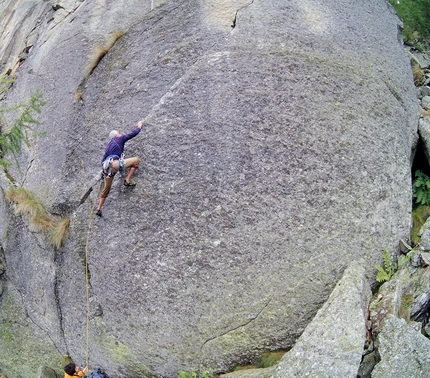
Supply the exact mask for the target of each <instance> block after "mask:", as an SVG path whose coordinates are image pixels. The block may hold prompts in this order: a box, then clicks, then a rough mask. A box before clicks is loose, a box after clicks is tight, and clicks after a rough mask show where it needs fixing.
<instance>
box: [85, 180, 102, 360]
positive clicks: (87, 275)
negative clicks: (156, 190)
mask: <svg viewBox="0 0 430 378" xmlns="http://www.w3.org/2000/svg"><path fill="white" fill-rule="evenodd" d="M102 184H103V179H101V180H100V184H99V189H98V190H97V196H96V199H95V201H94V204H93V207H92V209H91V213H90V219H89V220H88V234H87V242H86V244H85V293H86V301H87V318H86V341H85V343H86V348H85V362H86V364H85V366H89V334H90V271H89V267H88V258H89V255H90V253H89V248H88V242H89V240H90V230H91V222H92V219H93V214H94V209H95V207H96V204H97V199H98V197H99V194H100V190H101V187H102Z"/></svg>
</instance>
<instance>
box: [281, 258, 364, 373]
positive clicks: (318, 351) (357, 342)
mask: <svg viewBox="0 0 430 378" xmlns="http://www.w3.org/2000/svg"><path fill="white" fill-rule="evenodd" d="M371 296H372V293H371V290H370V287H369V283H368V281H367V278H366V275H365V268H364V266H363V265H362V264H361V263H359V262H353V263H352V264H351V265H350V266H349V267H348V269H346V270H345V274H344V276H343V277H342V279H341V280H340V281H339V283H338V284H337V285H336V287H335V288H334V290H333V292H332V293H331V295H330V297H329V299H328V300H327V302H326V303H324V306H323V307H322V308H321V309H320V310H319V311H318V313H317V315H316V316H315V318H314V319H313V320H312V322H311V323H310V324H309V325H308V326H307V327H306V329H305V330H304V332H303V334H302V335H301V336H300V338H299V339H298V340H297V343H296V344H295V345H294V347H293V348H292V349H291V350H290V351H289V352H288V353H287V354H286V355H285V356H284V357H283V358H282V360H281V362H280V363H279V366H278V367H277V370H276V374H274V377H275V378H284V377H321V378H323V377H327V378H329V377H344V378H347V377H350V378H356V377H357V372H358V368H359V366H360V362H361V359H362V355H363V346H364V343H365V340H366V321H367V318H368V310H367V307H368V306H369V302H370V298H371Z"/></svg>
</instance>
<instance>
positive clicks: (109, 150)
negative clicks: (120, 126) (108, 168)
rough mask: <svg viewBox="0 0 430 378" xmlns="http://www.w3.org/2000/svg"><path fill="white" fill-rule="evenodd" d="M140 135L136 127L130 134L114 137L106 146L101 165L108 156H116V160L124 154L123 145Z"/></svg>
mask: <svg viewBox="0 0 430 378" xmlns="http://www.w3.org/2000/svg"><path fill="white" fill-rule="evenodd" d="M139 133H140V128H139V127H136V128H135V129H134V130H133V131H132V132H131V133H130V134H125V135H121V136H119V137H114V138H112V139H111V141H110V142H109V143H108V145H107V146H106V151H105V154H104V156H103V159H102V164H103V162H104V161H105V160H106V158H107V157H108V156H111V155H116V156H118V158H119V157H120V156H121V154H122V153H123V152H124V144H125V142H127V141H128V140H130V139H131V138H134V137H135V136H136V135H137V134H139Z"/></svg>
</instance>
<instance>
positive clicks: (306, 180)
mask: <svg viewBox="0 0 430 378" xmlns="http://www.w3.org/2000/svg"><path fill="white" fill-rule="evenodd" d="M0 14H2V15H5V17H2V18H1V20H2V23H1V24H0V26H1V27H2V30H1V38H2V41H7V43H6V42H5V43H4V44H3V43H2V46H1V50H0V53H1V56H0V64H1V66H0V68H1V72H13V73H15V74H16V81H15V83H14V85H13V87H12V89H11V90H10V91H9V92H8V94H7V98H6V100H5V103H6V104H7V105H13V104H16V103H19V102H22V101H26V100H27V99H28V97H29V95H30V93H32V92H34V91H35V90H36V89H39V90H40V92H41V93H43V95H44V98H45V99H46V100H47V101H48V102H47V104H46V105H45V106H44V107H43V112H42V114H41V115H40V117H39V120H40V121H41V125H40V130H41V131H42V130H43V131H46V136H45V137H43V138H42V139H40V140H38V142H37V144H36V145H32V146H30V147H29V148H28V149H26V150H25V151H24V153H23V154H22V156H21V157H20V164H21V170H20V171H19V170H17V169H11V170H10V172H9V174H10V176H11V177H13V178H14V179H15V180H16V182H17V183H19V184H20V185H23V186H24V187H25V188H26V189H28V190H31V191H33V192H34V193H35V195H36V197H37V198H38V199H39V200H40V201H41V202H42V203H43V204H44V206H45V208H46V209H47V210H48V211H49V212H50V213H51V214H52V216H56V217H59V218H60V217H62V218H64V217H69V218H70V220H71V234H70V237H69V239H68V240H67V242H66V244H65V246H64V247H63V248H61V249H60V250H58V251H55V250H53V248H52V247H50V246H49V245H48V243H47V242H46V239H45V238H44V236H43V235H40V234H38V233H35V232H32V231H31V230H30V229H29V227H28V222H27V221H26V219H25V218H21V217H16V216H15V215H14V213H13V208H12V206H11V205H10V204H9V203H8V202H7V201H6V199H5V193H6V192H7V190H8V188H10V186H11V182H10V180H9V179H8V177H7V176H5V175H2V176H1V181H0V184H1V188H2V191H1V192H0V196H1V197H0V199H1V201H0V213H1V216H0V238H1V239H0V242H1V247H2V249H1V251H3V253H2V256H1V259H0V261H3V260H4V261H5V263H4V264H2V266H5V269H4V273H3V274H2V275H1V276H0V279H2V281H3V282H5V283H4V284H2V286H1V287H3V292H2V296H1V302H0V324H8V327H9V329H10V332H11V335H13V336H14V337H15V339H13V341H11V340H8V342H10V344H8V345H9V346H11V347H9V348H6V349H4V348H3V344H1V343H6V341H5V340H4V339H2V338H0V348H1V349H2V354H1V356H0V366H1V367H2V369H3V370H4V372H5V373H7V374H8V376H9V377H10V378H15V377H18V376H19V375H18V374H19V373H18V370H17V367H16V366H17V364H19V366H20V369H21V371H22V369H30V367H28V365H26V364H28V361H27V360H26V359H25V353H23V354H24V357H22V358H21V357H20V354H19V353H16V351H17V348H18V345H21V344H22V345H23V343H24V341H25V343H26V345H27V346H29V345H34V346H36V345H39V344H40V343H42V344H43V345H44V348H47V349H49V350H50V351H49V353H48V352H45V353H44V356H48V355H50V357H49V360H50V361H51V362H52V361H54V360H55V359H58V363H56V362H55V361H54V362H52V365H50V366H52V367H54V368H57V366H59V365H60V362H59V361H60V359H61V356H62V355H63V354H64V353H65V352H66V351H68V352H70V354H71V356H72V357H73V358H74V359H75V361H76V362H78V363H79V364H83V363H84V361H85V357H86V356H85V354H86V350H85V349H86V348H85V345H86V337H85V333H86V281H85V256H86V252H88V255H89V260H88V262H89V271H90V282H89V285H88V288H89V295H90V300H89V304H90V311H89V314H90V326H89V332H90V334H89V361H90V366H93V367H97V366H102V367H104V368H105V369H107V371H108V372H109V373H110V376H112V377H119V376H120V377H144V376H148V377H149V376H159V377H174V376H176V374H177V371H178V370H187V371H192V370H194V371H197V370H198V369H200V368H204V369H206V370H209V371H227V370H228V369H229V368H230V367H231V366H233V365H235V364H238V363H243V362H246V361H247V360H251V359H253V358H255V357H257V356H259V355H260V354H261V353H263V352H264V351H266V350H274V349H278V348H287V347H290V346H292V345H293V343H294V341H295V339H296V338H297V337H298V336H299V335H300V334H301V333H302V331H303V330H304V329H305V327H306V325H307V324H308V323H309V322H310V321H311V319H312V318H313V317H314V315H315V314H316V312H317V310H318V309H319V307H320V306H321V304H322V303H323V302H324V301H325V300H326V299H327V297H328V296H329V294H330V292H331V290H332V289H333V287H334V286H335V284H336V282H338V280H339V279H340V277H341V275H342V273H343V271H344V269H345V267H346V266H347V265H348V264H349V263H350V262H351V261H353V260H356V259H358V258H363V259H364V261H365V264H366V266H367V270H368V271H373V267H374V265H375V264H376V263H379V264H380V258H381V250H382V249H383V248H387V249H389V250H391V251H396V250H397V248H398V242H399V240H400V239H401V238H406V237H407V235H408V234H409V229H410V220H409V219H410V207H411V206H410V204H411V195H412V194H411V185H410V182H411V177H410V166H411V155H412V149H413V148H414V146H415V143H416V135H417V134H416V131H417V130H416V129H417V122H418V105H417V101H416V94H415V88H414V85H413V78H412V73H411V69H410V63H409V61H408V58H407V57H406V55H405V54H404V51H403V48H402V44H401V41H399V37H398V26H399V20H398V19H397V17H396V16H395V14H394V12H393V10H392V8H391V7H390V6H389V5H388V4H387V3H386V2H385V1H383V0H378V1H372V2H368V1H358V2H350V1H347V0H341V1H334V0H332V1H326V2H324V3H321V2H317V1H312V0H306V1H296V0H292V1H288V2H285V1H280V0H279V1H277V0H271V1H261V2H258V1H239V0H238V1H235V0H232V1H204V0H200V1H183V0H178V1H155V0H154V1H147V2H142V1H137V0H135V1H115V2H113V3H112V2H110V3H107V2H102V1H96V0H85V1H72V0H70V1H56V2H54V1H44V2H42V3H40V2H36V1H24V0H20V1H4V2H2V3H1V4H0ZM6 16H7V17H6ZM7 20H10V21H9V22H6V21H7ZM19 22H21V25H23V27H22V29H20V28H18V27H17V25H18V24H19ZM24 26H25V27H24ZM10 33H14V37H9V36H11V34H10ZM6 36H8V37H7V38H6ZM140 119H143V120H144V128H143V130H142V132H141V133H140V134H139V135H138V136H137V137H136V138H134V139H133V140H132V141H130V142H129V143H128V144H127V148H126V155H127V156H133V155H137V156H139V157H140V158H141V159H142V164H141V167H140V169H139V171H138V173H137V174H136V176H135V179H136V181H137V182H138V185H137V186H136V187H135V188H133V189H130V188H124V187H123V185H122V182H121V181H122V180H121V179H120V178H119V177H118V178H116V180H115V181H114V185H113V188H112V191H111V195H110V196H109V198H108V200H107V201H106V204H105V208H104V211H103V217H102V218H97V219H94V217H91V214H92V210H93V206H94V203H96V200H97V199H96V197H97V194H98V192H99V182H97V181H95V177H97V176H98V173H99V171H100V165H99V163H100V159H101V157H102V155H103V151H104V147H105V145H106V144H107V142H108V133H109V131H110V130H112V129H119V130H120V131H122V132H124V133H125V132H129V131H131V130H132V129H133V128H134V126H135V124H136V123H137V121H138V120H140ZM91 190H92V191H91ZM86 194H89V196H88V197H87V196H86ZM6 298H10V300H9V299H8V300H6ZM12 302H13V303H14V307H13V311H12V310H11V308H12V307H11V303H12ZM16 309H20V310H19V311H18V310H16ZM21 326H23V327H25V329H26V330H28V332H27V334H26V337H25V338H23V339H22V340H21V339H20V336H19V335H20V332H18V331H17V330H18V327H21ZM31 332H34V333H35V338H34V339H32V338H31V337H28V334H29V333H31ZM18 341H19V342H20V343H18ZM31 343H33V344H31ZM5 345H6V344H5ZM3 350H7V351H8V352H7V353H3ZM18 352H19V348H18ZM40 365H41V366H42V365H48V364H47V363H46V361H41V362H40ZM54 365H55V366H54ZM26 366H27V367H26ZM27 371H28V370H27ZM27 376H28V374H27Z"/></svg>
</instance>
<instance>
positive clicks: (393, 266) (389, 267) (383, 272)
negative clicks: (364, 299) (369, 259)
mask: <svg viewBox="0 0 430 378" xmlns="http://www.w3.org/2000/svg"><path fill="white" fill-rule="evenodd" d="M382 259H383V261H384V267H382V266H379V265H376V269H377V270H378V274H377V276H376V281H378V282H385V281H389V280H390V278H391V277H392V276H393V274H394V273H396V271H397V270H398V269H399V268H401V267H402V266H404V265H405V264H406V263H407V262H408V261H409V260H410V257H409V256H404V255H402V256H400V257H399V259H398V260H397V263H393V259H392V257H391V255H390V254H389V253H388V251H387V250H386V249H384V252H383V253H382Z"/></svg>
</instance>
